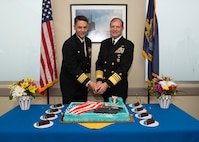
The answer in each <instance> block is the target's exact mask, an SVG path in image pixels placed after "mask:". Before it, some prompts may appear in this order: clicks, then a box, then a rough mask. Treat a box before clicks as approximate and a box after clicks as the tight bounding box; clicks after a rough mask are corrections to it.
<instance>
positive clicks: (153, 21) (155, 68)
mask: <svg viewBox="0 0 199 142" xmlns="http://www.w3.org/2000/svg"><path fill="white" fill-rule="evenodd" d="M155 4H156V1H155V0H149V3H148V11H147V16H146V23H145V32H144V46H143V51H142V55H143V56H144V57H145V58H146V59H147V60H148V81H150V80H152V78H153V77H156V76H158V75H159V38H158V22H157V17H156V12H155V8H156V7H155Z"/></svg>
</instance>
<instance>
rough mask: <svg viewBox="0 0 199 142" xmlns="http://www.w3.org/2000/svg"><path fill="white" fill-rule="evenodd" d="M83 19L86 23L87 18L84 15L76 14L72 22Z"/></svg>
mask: <svg viewBox="0 0 199 142" xmlns="http://www.w3.org/2000/svg"><path fill="white" fill-rule="evenodd" d="M79 20H81V21H85V22H86V23H88V18H86V16H83V15H79V16H76V17H75V19H74V24H76V23H77V21H79Z"/></svg>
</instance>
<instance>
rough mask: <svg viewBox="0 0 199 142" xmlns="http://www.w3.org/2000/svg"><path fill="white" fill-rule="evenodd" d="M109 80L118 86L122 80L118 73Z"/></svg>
mask: <svg viewBox="0 0 199 142" xmlns="http://www.w3.org/2000/svg"><path fill="white" fill-rule="evenodd" d="M109 80H110V81H111V82H112V83H113V85H116V84H117V83H118V82H119V81H120V80H121V77H120V76H119V75H118V74H117V73H114V74H113V75H112V76H110V77H109Z"/></svg>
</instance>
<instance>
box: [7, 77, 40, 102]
mask: <svg viewBox="0 0 199 142" xmlns="http://www.w3.org/2000/svg"><path fill="white" fill-rule="evenodd" d="M9 89H10V94H9V99H10V100H12V99H18V98H19V97H21V96H32V97H33V98H35V93H36V92H37V90H38V88H37V85H36V83H35V82H34V80H33V79H32V78H24V79H22V80H20V81H15V82H13V83H12V84H11V85H10V86H9Z"/></svg>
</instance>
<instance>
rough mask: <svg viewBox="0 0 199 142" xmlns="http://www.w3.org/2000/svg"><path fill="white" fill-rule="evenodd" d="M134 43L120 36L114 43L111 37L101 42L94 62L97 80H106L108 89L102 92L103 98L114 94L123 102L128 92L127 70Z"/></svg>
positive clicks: (105, 98) (131, 58)
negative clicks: (113, 43)
mask: <svg viewBox="0 0 199 142" xmlns="http://www.w3.org/2000/svg"><path fill="white" fill-rule="evenodd" d="M133 53H134V44H133V43H132V42H131V41H129V40H127V39H125V38H123V37H121V38H120V39H119V40H118V42H117V43H116V44H115V45H112V38H109V39H105V40H104V41H102V43H101V47H100V51H99V55H98V59H97V62H96V79H97V81H102V82H107V84H108V85H109V88H108V90H107V91H106V92H105V93H104V94H102V96H103V97H104V100H105V101H107V99H108V97H111V96H112V95H116V96H119V97H122V98H123V100H124V102H125V100H126V98H127V94H128V78H127V76H128V70H129V69H130V67H131V64H132V62H133Z"/></svg>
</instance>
